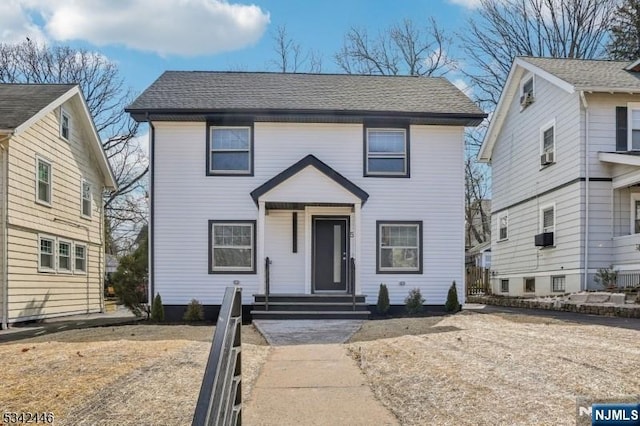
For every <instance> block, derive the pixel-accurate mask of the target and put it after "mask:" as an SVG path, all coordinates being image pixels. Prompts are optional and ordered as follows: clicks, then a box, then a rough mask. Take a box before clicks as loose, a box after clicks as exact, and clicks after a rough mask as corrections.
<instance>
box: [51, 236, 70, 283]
mask: <svg viewBox="0 0 640 426" xmlns="http://www.w3.org/2000/svg"><path fill="white" fill-rule="evenodd" d="M60 244H67V245H68V246H69V256H68V258H69V269H62V268H61V267H60ZM73 254H74V248H73V241H70V240H65V239H64V238H57V241H56V256H55V262H56V271H57V272H58V273H59V274H73V267H74V265H73V263H71V262H72V260H73Z"/></svg>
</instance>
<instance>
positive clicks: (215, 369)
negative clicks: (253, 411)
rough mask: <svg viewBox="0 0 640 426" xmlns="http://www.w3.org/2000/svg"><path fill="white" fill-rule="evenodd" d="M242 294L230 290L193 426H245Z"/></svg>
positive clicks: (219, 319) (225, 293)
mask: <svg viewBox="0 0 640 426" xmlns="http://www.w3.org/2000/svg"><path fill="white" fill-rule="evenodd" d="M241 326H242V291H241V290H240V289H239V288H237V287H227V288H226V290H225V292H224V300H223V301H222V307H221V308H220V315H219V316H218V322H217V323H216V331H215V334H214V335H213V344H212V345H211V351H210V352H209V359H208V360H207V367H206V369H205V371H204V378H203V379H202V386H201V387H200V395H199V396H198V403H197V404H196V411H195V413H194V415H193V422H192V423H191V424H192V425H193V426H204V425H224V426H227V425H240V424H241V423H242V386H241V372H242V357H241V351H240V337H241Z"/></svg>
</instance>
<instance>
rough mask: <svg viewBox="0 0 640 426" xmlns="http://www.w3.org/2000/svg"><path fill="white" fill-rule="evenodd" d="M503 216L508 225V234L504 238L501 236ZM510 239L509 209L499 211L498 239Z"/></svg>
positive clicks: (506, 228)
mask: <svg viewBox="0 0 640 426" xmlns="http://www.w3.org/2000/svg"><path fill="white" fill-rule="evenodd" d="M503 218H505V219H506V220H507V226H506V227H505V230H506V234H507V235H506V236H505V237H504V238H501V235H500V230H501V229H502V228H501V227H500V222H502V219H503ZM508 239H509V211H504V212H500V213H498V241H506V240H508Z"/></svg>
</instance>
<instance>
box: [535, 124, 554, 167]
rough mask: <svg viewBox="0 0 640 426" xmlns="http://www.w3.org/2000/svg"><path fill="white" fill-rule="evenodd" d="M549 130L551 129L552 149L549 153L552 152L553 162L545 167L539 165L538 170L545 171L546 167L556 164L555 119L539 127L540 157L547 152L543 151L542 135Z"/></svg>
mask: <svg viewBox="0 0 640 426" xmlns="http://www.w3.org/2000/svg"><path fill="white" fill-rule="evenodd" d="M549 129H553V148H552V149H551V152H553V162H551V163H550V164H545V165H542V164H540V169H546V168H547V167H549V166H551V165H553V164H556V139H557V134H558V127H557V126H556V119H555V118H554V119H553V120H550V121H548V122H547V123H545V124H544V125H542V126H540V147H539V149H540V157H542V155H543V154H545V153H546V152H548V151H545V150H544V133H545V132H546V131H547V130H549Z"/></svg>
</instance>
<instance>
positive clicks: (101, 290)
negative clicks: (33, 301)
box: [85, 187, 107, 313]
mask: <svg viewBox="0 0 640 426" xmlns="http://www.w3.org/2000/svg"><path fill="white" fill-rule="evenodd" d="M104 191H105V188H104V187H103V188H102V191H100V204H98V206H100V224H99V225H98V230H99V231H98V232H99V233H100V249H99V250H98V284H99V286H98V294H99V295H100V312H102V313H104V276H105V275H106V272H107V268H106V266H107V265H106V264H105V263H106V259H107V257H106V256H105V263H103V262H102V254H103V252H104V249H105V247H104V241H105V237H104V228H103V227H104V197H103V195H102V194H104ZM85 256H86V257H87V260H86V262H87V266H86V268H87V274H88V273H89V246H88V245H87V253H86V255H85Z"/></svg>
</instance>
